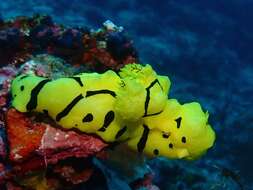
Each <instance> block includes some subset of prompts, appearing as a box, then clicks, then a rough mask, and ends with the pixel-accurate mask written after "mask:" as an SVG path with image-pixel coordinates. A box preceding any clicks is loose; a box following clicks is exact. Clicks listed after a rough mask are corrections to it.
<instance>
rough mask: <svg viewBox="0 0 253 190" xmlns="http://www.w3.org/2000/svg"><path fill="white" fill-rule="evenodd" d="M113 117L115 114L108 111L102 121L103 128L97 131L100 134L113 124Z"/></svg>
mask: <svg viewBox="0 0 253 190" xmlns="http://www.w3.org/2000/svg"><path fill="white" fill-rule="evenodd" d="M114 117H115V114H114V112H113V111H109V112H108V113H107V114H106V115H105V119H104V124H103V126H102V127H101V128H100V129H99V130H98V131H101V132H105V131H106V129H107V127H109V125H110V124H111V123H112V122H113V120H114Z"/></svg>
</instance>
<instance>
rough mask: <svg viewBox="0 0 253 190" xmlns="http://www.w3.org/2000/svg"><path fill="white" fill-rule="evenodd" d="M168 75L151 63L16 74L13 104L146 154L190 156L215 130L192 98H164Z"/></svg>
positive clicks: (196, 153) (205, 144) (202, 148)
mask: <svg viewBox="0 0 253 190" xmlns="http://www.w3.org/2000/svg"><path fill="white" fill-rule="evenodd" d="M169 89H170V80H169V78H168V77H167V76H161V75H157V74H156V72H155V71H154V70H153V69H152V67H151V66H150V65H145V66H142V65H139V64H129V65H126V66H125V67H123V68H122V69H121V70H120V72H119V73H118V74H117V73H115V72H114V71H111V70H109V71H107V72H105V73H103V74H98V73H81V74H78V75H75V76H73V77H66V78H59V79H55V80H51V79H48V78H44V77H38V76H35V75H32V74H30V75H19V76H17V77H16V78H15V79H14V80H13V81H12V86H11V93H12V97H13V100H12V106H13V107H14V108H16V109H17V110H18V111H20V112H31V111H33V112H41V113H45V114H47V115H49V116H50V117H51V118H52V119H54V120H55V122H56V123H58V124H59V125H61V126H62V127H64V128H68V129H70V128H77V129H79V130H80V131H82V132H85V133H91V134H96V135H98V136H99V137H100V138H102V139H103V140H104V141H106V142H115V141H118V142H122V143H126V144H127V145H128V146H129V147H130V148H131V149H133V150H136V151H138V152H140V153H144V154H147V155H155V156H157V155H160V156H165V157H168V158H186V159H195V158H197V157H199V156H200V155H202V154H203V153H204V152H206V150H207V149H208V148H210V147H211V146H212V145H213V143H214V140H215V133H214V131H213V130H212V128H211V126H210V125H209V124H208V113H204V112H203V111H202V109H201V106H200V105H199V104H198V103H196V102H193V103H188V104H183V105H180V104H179V103H178V102H177V100H174V99H168V93H169Z"/></svg>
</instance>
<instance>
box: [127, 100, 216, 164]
mask: <svg viewBox="0 0 253 190" xmlns="http://www.w3.org/2000/svg"><path fill="white" fill-rule="evenodd" d="M140 136H141V139H142V141H140V140H139V139H140ZM132 137H133V138H131V140H129V141H128V145H129V146H130V147H132V148H133V149H136V150H137V151H138V152H144V153H145V154H148V155H151V156H158V155H162V156H165V157H169V158H186V159H189V160H192V159H196V158H198V157H199V156H201V155H202V154H204V153H205V151H206V150H207V149H208V148H210V147H212V145H213V142H214V140H215V133H214V131H213V130H212V128H211V126H210V125H209V124H208V113H205V112H203V111H202V109H201V106H200V104H198V103H197V102H192V103H187V104H183V105H180V104H179V103H178V101H177V100H175V99H169V100H168V101H167V105H166V107H165V109H164V111H163V112H162V113H161V114H159V115H156V116H151V117H147V118H144V121H143V122H142V126H139V128H138V130H135V133H134V134H132ZM136 144H137V146H136Z"/></svg>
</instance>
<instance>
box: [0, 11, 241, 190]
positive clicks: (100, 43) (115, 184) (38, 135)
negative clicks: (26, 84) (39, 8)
mask: <svg viewBox="0 0 253 190" xmlns="http://www.w3.org/2000/svg"><path fill="white" fill-rule="evenodd" d="M134 62H135V63H137V62H139V60H138V56H137V51H136V49H135V48H134V47H133V44H132V41H131V39H129V37H127V34H126V33H125V31H124V29H123V28H122V27H118V26H116V25H114V24H113V23H111V22H109V21H107V22H105V23H104V24H103V26H102V27H101V29H99V30H90V29H88V28H66V27H64V26H61V25H57V24H55V23H54V22H53V21H52V18H51V17H49V16H41V15H34V16H33V17H18V18H15V19H13V20H10V21H3V20H1V22H0V64H1V69H0V84H1V91H0V105H1V110H0V157H1V160H0V161H1V164H0V186H1V189H8V190H12V189H17V190H22V189H111V190H116V189H122V190H123V189H126V190H128V189H149V190H158V189H162V190H163V189H196V190H197V189H221V188H223V187H226V188H231V189H235V188H236V187H238V186H239V187H242V186H241V182H240V180H239V178H238V177H237V175H236V174H235V173H234V172H232V171H230V170H228V169H227V170H225V169H224V168H222V167H220V166H214V165H212V164H211V162H212V161H211V160H206V161H205V162H204V163H199V164H196V165H192V166H191V167H189V165H187V164H185V163H184V162H177V161H169V160H164V159H162V158H161V159H156V160H152V161H146V160H145V158H142V159H140V158H137V157H136V156H134V155H131V153H122V154H121V155H118V157H115V156H113V159H110V156H111V155H112V154H113V153H112V152H113V151H111V150H110V149H111V148H112V147H110V148H109V146H108V144H106V143H104V142H103V141H102V140H100V139H98V138H97V137H94V136H91V135H85V134H81V133H79V132H78V131H66V130H63V129H61V128H59V126H56V125H55V123H54V122H52V121H51V120H50V118H48V117H47V116H46V115H45V114H30V113H29V114H21V113H19V112H17V111H16V110H14V109H12V108H10V94H9V88H10V82H11V79H12V78H13V77H14V76H15V75H16V74H17V73H28V72H30V71H33V72H35V73H36V74H37V75H40V76H48V77H51V78H57V77H59V76H71V75H73V74H75V73H78V72H79V71H82V72H83V71H96V72H102V71H104V70H106V69H113V70H118V69H119V68H121V67H122V66H123V65H125V64H128V63H134ZM125 154H128V155H125ZM201 164H202V166H203V167H202V166H201ZM165 182H166V183H165Z"/></svg>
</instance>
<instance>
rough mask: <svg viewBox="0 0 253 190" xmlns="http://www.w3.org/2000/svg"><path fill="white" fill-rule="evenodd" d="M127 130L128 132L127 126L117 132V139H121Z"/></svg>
mask: <svg viewBox="0 0 253 190" xmlns="http://www.w3.org/2000/svg"><path fill="white" fill-rule="evenodd" d="M126 130H127V126H125V127H123V128H122V129H120V130H119V131H118V132H117V134H116V136H115V139H118V138H120V137H121V136H122V135H123V134H124V133H125V132H126Z"/></svg>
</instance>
